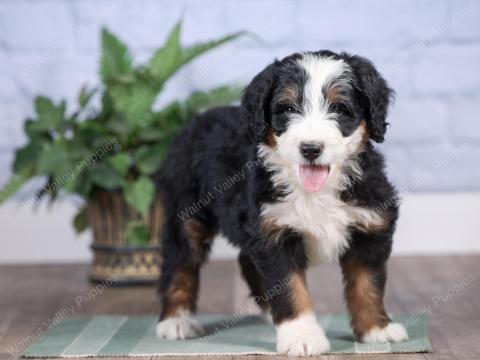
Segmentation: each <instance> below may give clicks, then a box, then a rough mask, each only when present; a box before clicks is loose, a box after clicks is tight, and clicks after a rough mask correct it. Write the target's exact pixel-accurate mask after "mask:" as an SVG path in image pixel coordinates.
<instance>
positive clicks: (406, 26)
mask: <svg viewBox="0 0 480 360" xmlns="http://www.w3.org/2000/svg"><path fill="white" fill-rule="evenodd" d="M180 16H183V18H184V34H183V39H184V41H185V42H186V43H192V42H195V41H198V40H206V39H209V38H212V37H216V36H220V35H222V34H224V33H226V32H230V31H236V30H240V29H245V30H250V31H254V32H256V33H257V34H258V35H260V36H261V38H262V39H263V41H264V42H263V43H260V42H257V41H254V40H252V39H244V40H242V41H240V42H239V44H238V46H229V47H225V48H224V49H221V50H219V51H217V52H215V53H212V54H210V55H208V56H206V57H205V58H204V59H201V60H199V61H197V62H196V63H194V64H192V66H190V67H189V68H187V69H185V70H184V71H182V72H181V73H180V74H179V76H178V78H177V79H176V80H177V82H173V83H171V84H169V88H168V89H167V91H166V93H165V96H164V97H163V98H160V99H159V102H164V101H166V100H167V99H171V98H173V97H176V96H184V95H185V94H187V93H188V92H190V91H192V90H194V89H203V88H207V87H210V86H213V85H217V84H221V83H225V82H228V81H241V82H244V83H246V82H247V81H248V80H249V79H250V78H251V77H252V76H253V75H254V74H255V73H256V72H258V71H259V70H261V68H262V67H263V66H264V65H266V64H267V63H268V62H270V61H271V60H272V59H273V58H274V57H281V56H284V55H286V54H288V53H291V52H294V51H299V50H314V49H321V48H330V49H332V50H346V51H349V52H352V53H359V54H361V55H363V56H366V57H368V58H371V59H372V60H373V61H374V62H375V63H376V64H377V66H378V68H379V69H380V71H381V72H382V73H384V75H385V76H386V77H387V79H388V80H389V81H390V83H391V85H392V86H393V87H394V88H395V90H396V92H397V101H396V105H395V106H394V107H393V108H392V111H391V117H390V120H389V121H390V123H391V126H390V129H389V134H388V135H389V136H387V141H386V143H385V144H383V145H381V146H380V148H381V149H382V150H383V151H384V152H385V154H386V155H387V161H388V171H389V173H390V175H391V177H392V178H393V179H394V181H395V183H396V184H397V185H398V186H399V187H400V188H401V189H403V190H406V191H411V192H415V191H430V190H475V189H476V190H478V189H480V170H479V169H480V166H478V164H479V160H478V159H480V119H478V116H479V115H478V114H479V110H480V106H479V104H480V66H479V64H480V62H479V59H480V25H479V24H480V5H479V2H478V1H475V0H395V1H384V0H353V1H347V0H324V1H317V0H300V1H294V0H280V1H276V0H275V1H274V0H228V1H223V0H163V1H156V0H155V1H154V0H142V1H134V0H75V1H73V0H36V1H31V0H0V184H1V183H3V182H5V181H6V179H7V178H8V174H9V164H10V162H11V158H12V151H13V149H14V148H15V147H18V146H19V145H21V144H22V143H23V141H24V136H23V134H22V126H23V125H22V124H23V120H24V118H25V117H26V116H28V115H29V114H31V112H32V104H31V100H32V98H33V97H34V96H35V95H36V94H40V93H42V94H46V95H48V96H52V97H54V98H55V99H57V100H58V99H60V98H62V97H65V98H67V99H68V100H69V101H72V99H74V98H75V96H76V94H77V91H78V89H79V88H80V87H81V85H83V84H84V83H90V84H94V83H95V82H96V81H97V79H96V72H97V65H98V61H99V49H98V46H99V30H100V27H101V26H102V25H106V26H108V27H109V28H110V29H111V30H112V31H114V32H115V33H117V34H118V35H119V36H120V37H121V38H122V39H124V40H125V41H126V42H127V43H128V44H129V45H130V46H131V47H132V48H133V51H134V54H135V55H136V56H138V57H139V58H142V59H144V58H145V57H146V56H148V55H149V54H150V53H151V51H152V50H153V49H154V48H156V47H157V46H158V45H160V44H161V42H162V41H163V39H164V38H165V35H166V33H167V32H168V30H169V29H170V28H171V26H172V24H173V23H174V22H175V21H176V20H177V19H178V18H179V17H180Z"/></svg>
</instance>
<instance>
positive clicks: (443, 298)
mask: <svg viewBox="0 0 480 360" xmlns="http://www.w3.org/2000/svg"><path fill="white" fill-rule="evenodd" d="M476 280H477V278H476V277H475V275H474V274H468V275H466V276H465V277H463V278H462V279H460V280H458V281H456V282H455V283H454V284H453V285H452V286H450V287H449V288H448V289H447V290H445V291H443V292H442V293H440V294H438V295H435V296H434V297H433V298H432V299H431V303H428V304H426V305H425V306H423V307H422V308H420V309H418V310H417V311H415V312H414V313H412V314H411V315H410V316H409V318H408V319H407V320H406V321H405V323H404V325H405V327H407V328H410V327H412V326H415V325H416V324H417V322H418V321H420V320H421V319H424V318H426V317H429V316H432V314H433V313H434V310H435V309H437V308H438V307H440V306H442V305H443V304H445V303H447V302H448V301H450V300H452V299H454V298H455V297H457V296H459V295H460V294H461V293H462V292H463V291H465V290H466V289H467V288H468V287H470V286H471V285H472V284H473V283H474V282H475V281H476Z"/></svg>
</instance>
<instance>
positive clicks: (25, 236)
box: [0, 192, 480, 263]
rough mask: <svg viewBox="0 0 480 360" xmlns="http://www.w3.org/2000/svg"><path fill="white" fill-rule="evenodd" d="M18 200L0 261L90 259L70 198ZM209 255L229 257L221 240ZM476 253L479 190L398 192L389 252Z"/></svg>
mask: <svg viewBox="0 0 480 360" xmlns="http://www.w3.org/2000/svg"><path fill="white" fill-rule="evenodd" d="M18 206H19V204H18V203H8V204H5V205H4V206H2V207H1V208H0V237H1V243H2V247H1V251H0V263H13V262H24V263H28V262H35V263H40V262H78V261H87V260H89V259H90V256H91V254H90V251H89V244H90V241H91V234H90V233H89V232H88V233H85V234H82V235H81V236H77V235H75V233H74V231H73V229H72V227H71V219H72V217H73V214H74V213H75V206H74V205H73V204H72V203H71V202H63V203H60V204H56V205H55V206H54V207H53V208H52V209H48V208H46V207H42V208H40V209H38V210H37V211H32V210H31V208H30V206H28V204H27V205H25V206H24V207H25V209H22V210H21V211H19V208H18ZM218 240H219V241H216V242H215V246H214V250H213V253H212V258H214V259H231V258H235V257H236V254H237V251H236V249H234V248H232V247H230V246H229V245H228V244H227V243H226V241H225V240H224V239H218ZM471 253H480V192H476V193H450V194H443V193H433V194H409V195H405V196H404V197H403V202H402V207H401V214H400V220H399V223H398V228H397V232H396V235H395V242H394V254H396V255H413V254H422V255H429V254H471Z"/></svg>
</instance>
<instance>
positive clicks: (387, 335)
mask: <svg viewBox="0 0 480 360" xmlns="http://www.w3.org/2000/svg"><path fill="white" fill-rule="evenodd" d="M405 340H408V333H407V330H406V329H405V327H404V326H403V325H402V324H399V323H393V322H391V323H389V324H388V325H387V326H385V327H384V328H382V329H381V328H379V327H374V328H373V329H371V330H369V331H368V332H367V333H366V334H364V335H363V337H362V341H363V342H365V343H384V342H389V341H391V342H399V341H405Z"/></svg>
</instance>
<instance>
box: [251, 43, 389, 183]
mask: <svg viewBox="0 0 480 360" xmlns="http://www.w3.org/2000/svg"><path fill="white" fill-rule="evenodd" d="M391 95H392V91H391V90H390V89H389V87H388V86H387V84H386V82H385V80H384V79H383V78H382V77H381V76H380V74H379V73H378V72H377V70H376V69H375V68H374V66H373V65H372V63H371V62H370V61H368V60H366V59H364V58H362V57H359V56H350V55H348V54H345V53H342V54H335V53H333V52H330V51H319V52H309V53H302V54H294V55H291V56H288V57H286V58H284V59H283V60H281V61H278V60H277V61H275V62H274V63H273V64H271V65H269V66H268V67H267V68H266V69H264V70H263V71H262V72H261V73H260V74H258V75H257V76H256V77H255V78H254V79H253V81H252V82H251V83H250V85H249V86H248V87H247V89H246V91H245V95H244V97H243V101H242V104H243V105H244V107H245V108H246V109H247V112H248V114H249V121H250V132H251V134H252V136H253V138H254V139H255V141H256V142H257V143H258V145H259V151H260V155H261V156H262V157H263V158H264V159H265V160H266V162H267V165H270V166H272V167H275V168H276V169H275V170H277V172H281V173H283V175H282V174H280V175H278V176H277V180H278V182H283V183H284V184H282V185H292V184H291V183H293V184H296V185H298V186H300V187H302V188H303V189H304V190H306V191H309V192H316V191H320V190H322V189H323V188H324V187H325V186H327V185H328V184H331V186H335V181H334V178H335V177H336V175H340V174H345V172H346V171H347V169H348V168H349V166H350V167H351V164H352V159H354V158H355V156H356V155H357V154H358V153H360V152H362V151H363V149H364V146H365V143H366V142H368V140H369V139H372V140H374V141H376V142H382V141H383V139H384V135H385V132H386V127H387V123H386V116H387V109H388V105H389V101H390V98H391ZM286 177H287V178H288V181H287V180H285V179H286ZM336 178H337V180H338V176H337V177H336ZM281 179H283V181H282V180H281ZM285 182H289V183H290V184H285ZM337 185H338V181H337Z"/></svg>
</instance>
